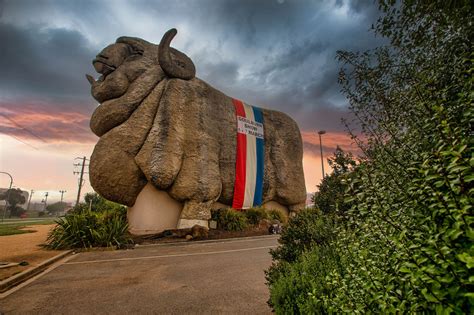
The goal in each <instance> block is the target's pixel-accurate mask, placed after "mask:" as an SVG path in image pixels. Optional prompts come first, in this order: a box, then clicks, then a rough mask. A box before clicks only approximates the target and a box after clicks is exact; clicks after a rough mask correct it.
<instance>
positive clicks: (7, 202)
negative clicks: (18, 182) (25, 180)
mask: <svg viewBox="0 0 474 315" xmlns="http://www.w3.org/2000/svg"><path fill="white" fill-rule="evenodd" d="M0 173H1V174H6V175H8V176H10V187H9V188H8V191H7V199H5V209H3V216H2V223H3V220H5V213H6V212H7V204H9V203H10V202H9V200H10V191H11V190H12V184H13V177H12V176H11V175H10V174H9V173H7V172H0Z"/></svg>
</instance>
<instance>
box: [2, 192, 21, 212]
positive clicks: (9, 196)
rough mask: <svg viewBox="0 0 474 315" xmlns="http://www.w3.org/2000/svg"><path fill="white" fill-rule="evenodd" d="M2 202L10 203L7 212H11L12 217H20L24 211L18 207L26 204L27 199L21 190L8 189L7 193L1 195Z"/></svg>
mask: <svg viewBox="0 0 474 315" xmlns="http://www.w3.org/2000/svg"><path fill="white" fill-rule="evenodd" d="M0 200H6V201H7V202H8V209H7V210H9V211H10V216H19V215H20V214H21V212H22V210H23V209H21V208H20V207H17V206H18V205H19V204H24V203H25V202H26V198H25V196H23V192H22V190H21V189H19V188H16V189H15V188H12V189H7V191H5V192H4V193H3V194H1V195H0Z"/></svg>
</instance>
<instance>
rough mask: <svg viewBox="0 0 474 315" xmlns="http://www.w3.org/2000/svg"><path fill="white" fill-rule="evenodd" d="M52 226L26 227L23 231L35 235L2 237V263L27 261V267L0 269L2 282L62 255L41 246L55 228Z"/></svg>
mask: <svg viewBox="0 0 474 315" xmlns="http://www.w3.org/2000/svg"><path fill="white" fill-rule="evenodd" d="M54 226H55V225H54V224H50V225H32V226H25V227H24V228H23V229H25V230H32V231H35V232H34V233H26V234H16V235H7V236H1V237H0V248H1V249H2V250H1V251H0V261H1V262H10V263H20V262H22V261H26V262H27V263H28V265H26V266H16V267H10V268H2V269H0V281H1V280H4V279H6V278H8V277H10V276H13V275H14V274H17V273H19V272H22V271H24V270H27V269H29V268H32V267H35V266H38V265H39V264H41V263H42V262H43V261H45V260H47V259H49V258H51V257H54V256H56V255H58V254H59V253H62V252H63V251H59V250H46V249H44V248H42V247H41V246H40V245H41V244H43V243H44V242H45V241H46V238H47V237H48V233H49V231H50V230H51V229H52V228H53V227H54Z"/></svg>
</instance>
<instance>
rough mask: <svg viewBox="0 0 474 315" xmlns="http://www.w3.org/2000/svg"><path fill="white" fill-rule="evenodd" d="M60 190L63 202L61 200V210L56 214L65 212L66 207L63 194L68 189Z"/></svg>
mask: <svg viewBox="0 0 474 315" xmlns="http://www.w3.org/2000/svg"><path fill="white" fill-rule="evenodd" d="M59 192H60V193H61V202H60V205H61V208H60V209H61V210H60V211H58V212H56V216H59V213H64V210H65V209H66V207H65V205H64V204H63V195H64V193H65V192H66V190H60V191H59Z"/></svg>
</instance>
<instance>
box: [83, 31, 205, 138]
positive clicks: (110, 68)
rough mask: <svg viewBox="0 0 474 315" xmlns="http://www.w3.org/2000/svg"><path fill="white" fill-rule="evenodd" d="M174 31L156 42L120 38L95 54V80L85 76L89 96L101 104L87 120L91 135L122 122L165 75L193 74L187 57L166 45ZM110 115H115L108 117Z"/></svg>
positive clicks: (192, 65) (193, 68) (180, 76)
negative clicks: (90, 92)
mask: <svg viewBox="0 0 474 315" xmlns="http://www.w3.org/2000/svg"><path fill="white" fill-rule="evenodd" d="M176 33H177V31H176V29H171V30H169V31H168V32H166V33H165V35H164V36H163V38H162V39H161V42H160V45H154V44H152V43H149V42H147V41H145V40H143V39H140V38H134V37H120V38H118V39H117V41H116V42H115V43H114V44H112V45H109V46H107V47H106V48H104V49H103V50H102V51H101V52H100V53H99V54H98V55H97V56H96V58H95V59H94V60H93V62H92V64H93V66H94V68H95V70H96V71H97V72H98V73H99V74H101V76H100V77H99V78H98V79H97V80H95V79H94V78H93V77H92V76H91V75H86V77H87V80H88V81H89V82H90V83H91V90H92V96H93V97H94V98H95V99H96V100H97V101H98V102H99V103H101V105H100V106H99V107H98V108H97V110H96V112H95V113H94V115H93V117H92V119H91V129H92V131H94V133H95V134H97V135H98V136H102V135H103V134H104V133H106V132H107V131H109V130H110V129H112V128H113V127H115V126H117V125H118V124H120V123H122V122H123V121H125V120H126V119H127V118H128V117H129V116H130V114H131V113H132V112H133V111H134V110H135V109H136V107H137V106H138V105H139V103H140V102H141V101H142V100H143V98H142V96H146V94H147V92H149V91H150V90H151V89H152V88H153V87H154V86H156V84H158V83H159V82H161V81H162V80H163V79H165V78H166V77H168V78H179V79H183V80H189V79H192V78H193V77H194V75H195V73H196V69H195V67H194V64H193V62H192V61H191V59H189V57H188V56H186V55H185V54H183V53H182V52H180V51H178V50H176V49H174V48H171V47H170V43H171V40H172V39H173V37H174V36H175V35H176ZM114 100H118V102H114ZM115 106H122V107H123V108H119V109H117V108H113V107H115ZM112 115H114V116H115V117H114V118H113V119H110V118H111V117H112Z"/></svg>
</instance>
